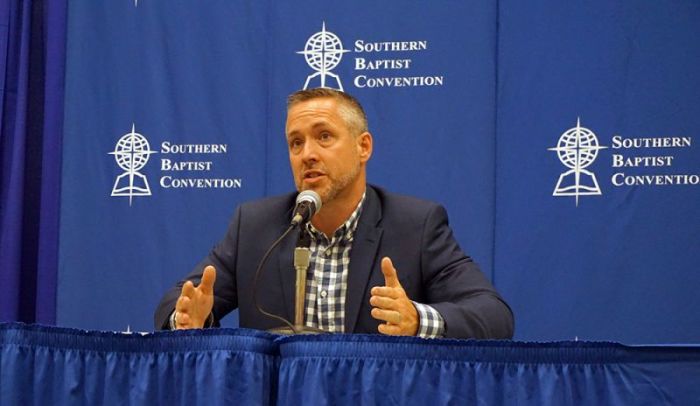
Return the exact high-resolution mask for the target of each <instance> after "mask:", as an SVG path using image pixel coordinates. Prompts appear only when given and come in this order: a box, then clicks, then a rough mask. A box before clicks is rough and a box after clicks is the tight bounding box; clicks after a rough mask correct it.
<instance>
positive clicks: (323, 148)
mask: <svg viewBox="0 0 700 406" xmlns="http://www.w3.org/2000/svg"><path fill="white" fill-rule="evenodd" d="M367 138H369V141H367ZM287 146H288V148H289V162H290V164H291V166H292V174H293V175H294V183H295V184H296V186H297V190H299V191H302V190H313V191H315V192H316V193H318V194H319V195H320V196H321V200H322V201H323V202H324V203H326V204H327V203H329V202H331V201H332V200H334V199H336V198H338V197H343V196H346V195H348V194H349V193H350V192H351V191H352V190H353V187H356V186H358V183H359V182H361V183H364V164H365V162H367V159H369V155H370V152H371V136H370V135H369V133H364V134H362V135H359V136H355V135H353V134H352V133H351V131H350V129H349V128H348V127H347V125H346V123H345V121H344V120H343V117H342V116H341V115H340V113H339V111H338V101H336V100H335V99H332V98H317V99H311V100H307V101H305V102H300V103H297V104H295V105H294V106H292V108H291V109H289V111H288V112H287Z"/></svg>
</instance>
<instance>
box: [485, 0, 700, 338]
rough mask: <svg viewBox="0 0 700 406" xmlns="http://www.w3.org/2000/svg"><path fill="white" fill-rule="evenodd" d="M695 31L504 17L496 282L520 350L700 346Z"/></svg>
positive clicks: (583, 16)
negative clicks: (587, 344)
mask: <svg viewBox="0 0 700 406" xmlns="http://www.w3.org/2000/svg"><path fill="white" fill-rule="evenodd" d="M699 20H700V5H699V4H698V3H697V2H692V1H679V2H624V1H592V2H576V3H571V2H559V1H536V2H519V1H501V2H500V12H499V47H498V55H499V56H498V63H499V69H498V95H499V97H498V131H497V133H496V135H497V141H496V143H497V154H496V157H497V159H496V162H497V181H496V186H497V191H496V230H495V233H496V240H495V252H496V260H495V268H496V281H497V284H498V286H499V288H500V289H501V291H502V292H503V293H504V295H505V296H506V297H507V298H508V299H510V303H511V305H512V306H513V308H514V310H515V313H516V315H517V319H518V337H519V338H521V339H537V340H541V339H546V340H553V339H573V338H575V337H579V338H584V339H595V340H607V339H612V340H617V341H623V342H629V343H649V342H697V340H698V337H700V312H697V311H694V310H693V309H698V308H700V296H698V294H697V291H698V288H699V287H700V273H698V272H697V269H698V263H700V249H699V248H700V205H699V204H698V203H699V202H700V131H699V130H700V76H699V75H698V74H697V72H698V68H700V42H698V41H697V39H698V38H700V24H698V21H699Z"/></svg>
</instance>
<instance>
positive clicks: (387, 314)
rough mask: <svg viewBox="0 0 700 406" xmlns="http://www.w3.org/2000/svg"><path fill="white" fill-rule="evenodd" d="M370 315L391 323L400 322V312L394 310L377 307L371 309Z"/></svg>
mask: <svg viewBox="0 0 700 406" xmlns="http://www.w3.org/2000/svg"><path fill="white" fill-rule="evenodd" d="M371 314H372V317H374V318H375V319H377V320H382V321H385V322H387V323H391V324H397V325H398V324H401V313H400V312H398V311H396V310H384V309H380V308H378V307H375V308H374V309H372V313H371Z"/></svg>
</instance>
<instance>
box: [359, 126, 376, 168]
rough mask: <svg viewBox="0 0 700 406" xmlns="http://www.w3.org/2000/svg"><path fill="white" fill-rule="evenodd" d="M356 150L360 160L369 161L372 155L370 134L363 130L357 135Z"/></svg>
mask: <svg viewBox="0 0 700 406" xmlns="http://www.w3.org/2000/svg"><path fill="white" fill-rule="evenodd" d="M357 152H358V154H359V155H360V161H361V162H367V161H369V158H370V157H371V156H372V134H370V133H369V132H367V131H365V132H363V133H362V134H360V135H358V136H357Z"/></svg>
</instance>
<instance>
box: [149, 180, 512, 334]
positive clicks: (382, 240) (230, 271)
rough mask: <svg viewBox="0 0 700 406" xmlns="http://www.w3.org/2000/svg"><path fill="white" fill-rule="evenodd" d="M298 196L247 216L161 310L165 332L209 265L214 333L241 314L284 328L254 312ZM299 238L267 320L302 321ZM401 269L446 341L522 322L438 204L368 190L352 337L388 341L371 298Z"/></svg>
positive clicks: (243, 319) (264, 204) (243, 212)
mask: <svg viewBox="0 0 700 406" xmlns="http://www.w3.org/2000/svg"><path fill="white" fill-rule="evenodd" d="M295 198H296V193H291V194H288V195H284V196H276V197H270V198H266V199H262V200H257V201H253V202H249V203H245V204H242V205H241V206H239V207H238V208H237V210H236V212H235V214H234V216H233V219H232V220H231V223H230V225H229V228H228V231H227V232H226V236H225V237H224V239H223V240H221V241H220V242H219V243H218V244H217V245H216V246H214V248H213V249H212V250H211V252H210V253H209V255H208V256H207V257H206V258H205V259H204V260H203V261H202V262H200V263H199V264H198V265H197V266H196V267H195V269H194V271H193V272H192V273H190V274H189V275H187V277H186V278H185V279H184V280H182V281H180V282H179V283H177V285H176V286H175V287H173V288H172V289H171V290H169V291H168V292H167V293H166V294H165V296H164V297H163V299H162V300H161V302H160V304H159V306H158V308H157V310H156V313H155V327H156V328H157V329H167V328H168V317H169V315H170V313H171V312H172V311H173V309H174V308H175V302H176V301H177V298H178V297H179V294H180V290H181V287H182V285H183V284H184V282H185V281H187V280H191V281H193V282H194V283H195V285H197V284H198V283H199V281H200V279H201V275H202V271H203V269H204V267H205V266H207V265H214V266H215V267H216V271H217V272H216V283H215V284H214V308H213V311H212V313H213V315H214V323H215V325H218V322H219V320H220V319H221V318H222V317H224V316H225V315H226V314H228V313H229V312H230V311H232V310H234V309H236V308H238V309H239V320H240V326H241V327H246V328H254V329H261V330H266V329H271V328H274V327H280V322H279V321H277V320H275V319H273V318H270V317H267V316H264V315H263V314H261V313H260V312H259V311H258V310H257V309H256V307H255V304H254V302H253V279H254V275H255V270H256V268H257V267H258V263H259V262H260V260H261V259H262V257H263V255H264V254H265V251H266V250H267V249H268V247H269V246H270V245H272V243H273V242H274V241H275V240H276V239H277V238H278V237H279V236H280V235H281V234H282V233H283V232H284V231H285V229H286V228H287V226H288V224H289V221H290V219H291V215H292V210H293V209H294V205H295ZM297 235H298V234H297V232H296V231H294V232H292V233H291V234H290V235H289V236H287V237H286V238H285V239H284V240H283V241H282V242H281V243H280V245H279V246H278V247H277V248H276V249H275V250H274V251H273V252H272V253H271V255H270V258H269V259H268V261H267V264H266V266H265V267H264V268H263V269H262V272H261V275H260V279H259V281H258V303H259V304H260V306H261V307H262V308H263V309H264V310H266V311H267V312H270V313H273V314H277V315H280V316H282V317H285V318H286V319H287V320H294V278H295V271H294V267H293V264H292V257H293V250H294V246H295V244H296V240H297ZM385 256H388V257H390V258H391V259H392V261H393V263H394V267H395V268H396V270H397V272H398V276H399V280H400V282H401V285H402V286H403V288H404V289H405V290H406V293H407V294H408V297H409V298H410V299H411V300H413V301H416V302H419V303H425V304H429V305H431V306H432V307H433V308H435V309H436V310H437V311H438V312H440V314H441V315H442V317H443V318H444V320H445V326H446V336H447V337H454V338H510V337H512V335H513V323H514V322H513V314H512V312H511V310H510V308H509V307H508V305H507V304H506V303H505V301H504V300H503V299H502V298H501V297H500V295H499V294H498V293H497V292H496V290H495V289H494V288H493V286H492V285H491V283H490V282H489V281H488V280H487V279H486V278H485V277H484V275H483V274H482V273H481V271H480V270H479V267H478V265H477V264H476V263H475V262H474V261H472V259H471V258H470V257H468V256H466V255H465V254H464V252H462V250H461V249H460V247H459V245H458V244H457V241H456V240H455V239H454V236H453V234H452V230H451V229H450V227H449V225H448V220H447V213H446V211H445V209H444V208H443V207H442V206H440V205H438V204H435V203H432V202H428V201H425V200H420V199H416V198H412V197H407V196H400V195H396V194H393V193H388V192H386V191H384V190H382V189H380V188H378V187H375V186H370V185H368V186H367V195H366V200H365V203H364V207H363V211H362V214H361V216H360V220H359V223H358V227H357V231H356V233H355V239H354V241H353V245H352V250H351V252H350V269H349V272H348V279H347V282H348V289H347V297H346V299H345V332H348V333H370V334H372V333H378V331H377V327H378V325H379V323H380V322H379V321H378V320H376V319H374V318H373V317H372V316H371V315H370V311H371V309H372V307H371V306H370V304H369V298H370V289H371V288H372V287H374V286H381V285H383V284H384V277H383V275H382V271H381V268H380V261H381V259H382V258H383V257H385Z"/></svg>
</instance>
